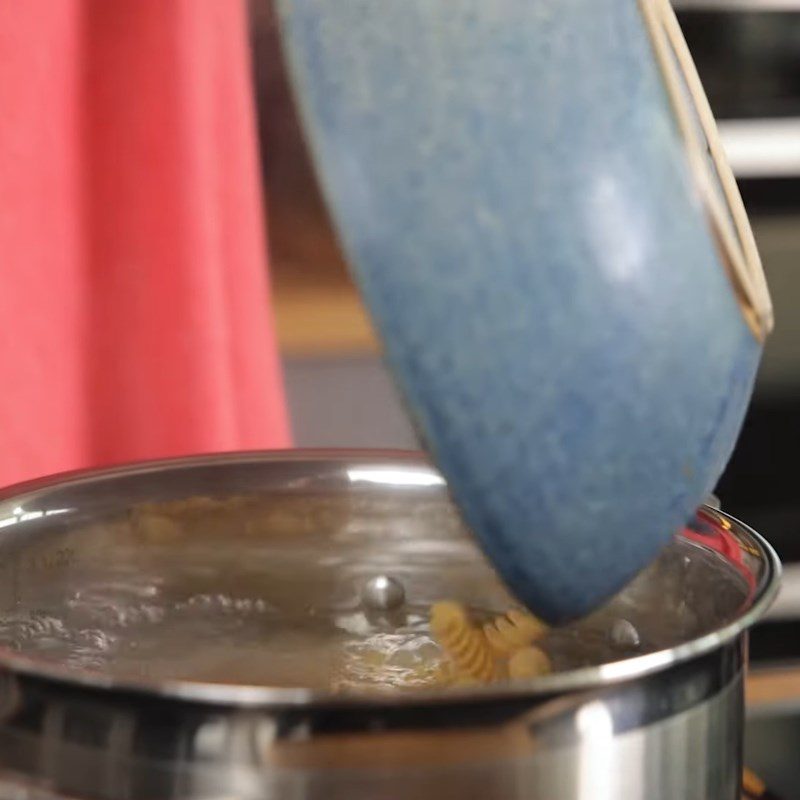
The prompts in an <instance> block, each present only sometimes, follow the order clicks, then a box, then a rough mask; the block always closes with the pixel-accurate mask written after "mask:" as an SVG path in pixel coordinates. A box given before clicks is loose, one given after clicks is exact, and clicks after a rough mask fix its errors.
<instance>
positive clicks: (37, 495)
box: [0, 453, 770, 692]
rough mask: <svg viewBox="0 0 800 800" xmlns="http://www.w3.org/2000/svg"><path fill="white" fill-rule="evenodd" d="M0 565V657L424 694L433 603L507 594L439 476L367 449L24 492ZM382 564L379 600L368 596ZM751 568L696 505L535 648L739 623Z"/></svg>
mask: <svg viewBox="0 0 800 800" xmlns="http://www.w3.org/2000/svg"><path fill="white" fill-rule="evenodd" d="M632 524H635V521H634V522H632ZM0 570H2V580H1V581H0V661H2V660H3V659H6V660H10V661H12V662H13V661H14V659H17V662H18V663H19V659H20V657H23V658H24V659H25V663H26V665H27V668H29V669H30V668H34V669H35V668H36V666H37V665H40V666H42V667H43V668H44V667H46V668H48V669H49V670H50V672H51V673H52V668H53V667H54V666H55V667H58V668H59V669H62V670H63V671H64V674H65V675H66V676H67V677H69V675H71V674H74V675H76V676H78V675H79V676H81V678H82V679H83V680H86V679H87V676H88V677H91V676H92V675H94V676H98V677H99V678H102V679H108V678H112V679H118V680H120V681H133V682H147V683H152V682H157V683H161V684H163V683H165V682H171V681H188V682H203V683H217V684H234V685H248V686H269V687H302V688H310V689H317V690H323V691H329V690H332V691H340V692H342V691H343V692H347V691H355V692H359V691H362V690H388V691H395V690H398V689H403V688H432V689H436V688H439V687H441V686H442V684H441V674H442V667H443V654H442V651H441V650H440V648H439V646H438V644H437V643H436V641H435V640H434V638H433V637H432V636H431V634H430V631H429V627H428V620H429V609H430V606H431V604H432V603H434V602H437V601H440V600H455V601H458V602H460V603H463V604H464V605H465V606H468V607H469V609H470V612H471V614H472V617H473V619H474V620H475V622H476V624H477V623H480V622H482V621H485V620H489V619H491V617H492V616H493V615H495V614H501V613H503V612H505V611H507V610H508V609H509V608H510V607H511V606H512V605H513V603H514V600H513V598H512V597H510V596H509V595H508V593H507V592H506V590H505V589H504V587H503V586H502V584H501V583H500V582H499V580H498V579H497V577H496V576H495V574H494V572H493V571H492V569H491V568H490V567H489V565H488V564H487V562H486V561H485V559H484V558H483V557H482V555H481V553H480V551H479V550H478V548H477V546H476V545H475V543H474V542H473V540H472V538H471V537H470V536H469V534H468V533H467V532H466V531H465V530H464V528H463V527H462V525H461V524H460V522H459V519H458V517H457V515H456V513H455V511H454V509H453V507H452V505H451V504H450V502H449V500H448V497H447V493H446V488H445V486H444V484H443V481H442V480H441V478H440V477H439V475H438V474H437V473H436V472H435V471H433V470H432V469H431V468H430V467H428V466H427V465H426V464H425V463H424V462H422V461H420V460H417V459H416V458H411V457H400V456H397V457H384V456H376V455H370V454H360V455H359V454H352V453H350V454H339V455H337V454H327V455H320V454H318V455H307V456H298V455H294V456H286V455H283V456H279V455H269V454H267V455H263V456H247V457H240V458H236V457H229V458H217V459H197V460H190V461H184V462H171V463H164V464H157V465H150V466H146V467H137V468H131V469H130V470H127V471H126V470H122V471H114V472H110V473H101V474H97V475H93V476H88V477H79V478H73V479H69V480H66V481H65V482H55V483H52V484H44V485H39V486H36V487H33V488H28V489H27V490H24V491H23V492H22V494H20V495H16V496H11V497H8V498H7V499H6V500H4V501H2V503H0ZM384 576H388V577H390V578H391V579H392V580H391V581H390V583H391V586H392V588H393V590H394V595H393V596H392V598H391V599H392V601H393V603H394V605H392V604H388V605H387V604H385V603H383V604H382V603H376V601H375V594H374V589H375V586H376V583H375V580H376V579H378V582H377V585H378V586H380V585H381V580H383V578H384ZM769 580H770V565H769V558H768V557H767V556H766V555H765V553H764V551H763V550H762V548H761V546H760V544H759V543H758V541H757V540H756V539H755V538H754V537H753V536H752V534H750V533H749V532H748V531H747V530H746V529H742V528H740V527H739V526H738V525H737V524H736V523H735V522H730V521H728V520H727V519H726V518H724V517H723V516H721V515H718V514H716V512H713V511H711V510H708V511H707V512H704V513H703V514H702V515H701V516H700V517H698V519H697V520H696V521H695V523H693V525H692V526H691V527H690V528H689V529H687V531H685V532H684V534H683V535H680V536H678V537H676V538H675V539H674V541H673V542H672V544H670V545H669V546H668V547H667V548H666V549H665V550H664V552H663V553H662V554H661V556H660V557H659V558H658V560H657V561H656V562H655V563H654V564H652V565H651V566H650V567H649V568H648V569H647V570H646V571H645V572H644V573H642V574H641V575H639V577H638V578H636V579H635V580H634V581H633V582H632V583H631V584H630V585H629V586H628V587H627V588H625V589H624V590H623V591H622V592H621V593H620V594H619V595H618V596H617V597H616V598H615V599H614V600H613V601H612V602H611V603H609V604H608V605H607V606H606V607H605V608H603V609H601V610H600V611H598V612H596V613H594V614H593V615H591V616H590V617H587V618H585V619H583V620H581V621H579V622H576V623H574V624H572V625H569V626H566V627H564V628H560V629H557V630H552V631H550V632H549V633H548V634H547V635H546V636H545V638H544V639H543V640H542V641H541V642H540V643H539V644H540V645H541V647H542V648H543V649H544V650H545V651H546V653H547V655H548V656H549V659H550V661H551V663H552V667H553V670H554V671H556V672H563V671H571V670H575V669H578V668H582V667H587V666H596V665H600V664H607V663H611V662H616V661H619V660H622V659H626V658H630V657H633V656H638V655H642V654H644V653H648V652H653V651H656V650H663V649H665V648H672V647H675V646H677V645H680V644H682V643H685V642H688V641H690V640H693V639H696V638H697V637H700V636H703V635H704V634H707V633H709V632H713V631H715V630H719V629H721V628H723V627H725V626H726V625H729V624H731V623H733V622H735V621H736V620H737V619H740V618H741V617H742V616H743V615H745V614H746V613H747V611H748V609H750V608H751V607H752V605H753V603H754V602H756V601H757V600H758V598H759V597H760V596H761V595H763V593H764V591H765V587H766V585H767V583H768V582H769ZM398 587H399V590H398ZM398 591H399V593H400V594H402V595H403V597H400V594H398Z"/></svg>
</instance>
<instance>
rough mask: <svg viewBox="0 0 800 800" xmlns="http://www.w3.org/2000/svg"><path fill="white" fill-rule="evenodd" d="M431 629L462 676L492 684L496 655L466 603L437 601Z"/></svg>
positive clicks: (432, 609) (433, 608)
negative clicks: (472, 618) (476, 626)
mask: <svg viewBox="0 0 800 800" xmlns="http://www.w3.org/2000/svg"><path fill="white" fill-rule="evenodd" d="M430 627H431V632H432V633H433V635H434V636H435V637H436V639H437V641H438V642H439V644H440V645H441V647H442V649H443V650H444V651H445V653H446V654H447V655H448V656H449V657H450V658H451V659H452V661H453V663H454V664H455V666H456V668H457V671H458V676H459V677H461V678H473V679H475V680H478V681H480V682H482V683H488V682H489V681H490V680H492V678H493V677H494V672H495V668H494V658H493V656H492V651H491V648H490V647H489V645H488V643H487V641H486V638H485V636H484V634H483V631H482V630H480V629H479V628H475V627H473V625H472V623H471V622H470V620H469V617H468V616H467V612H466V611H465V610H464V608H463V606H461V605H459V604H458V603H453V602H449V601H448V602H441V603H435V604H434V605H433V607H432V608H431V622H430Z"/></svg>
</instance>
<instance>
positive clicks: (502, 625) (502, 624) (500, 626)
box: [483, 608, 547, 657]
mask: <svg viewBox="0 0 800 800" xmlns="http://www.w3.org/2000/svg"><path fill="white" fill-rule="evenodd" d="M483 632H484V634H485V635H486V639H487V641H488V642H489V644H490V646H491V648H492V650H493V651H494V652H495V653H496V654H497V655H499V656H505V657H508V656H510V655H511V654H512V653H514V652H516V651H517V650H519V649H520V648H521V647H528V646H529V645H531V644H533V643H534V642H536V641H538V640H539V639H541V638H542V636H544V634H545V633H547V627H546V626H545V624H544V623H543V622H542V621H541V620H538V619H536V617H534V616H533V614H530V613H528V612H527V611H522V610H520V609H518V608H512V609H510V610H509V611H507V612H506V613H505V614H502V615H501V616H499V617H496V618H495V619H494V620H493V621H492V622H487V623H486V624H485V625H484V626H483Z"/></svg>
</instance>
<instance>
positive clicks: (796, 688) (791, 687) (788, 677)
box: [747, 667, 800, 707]
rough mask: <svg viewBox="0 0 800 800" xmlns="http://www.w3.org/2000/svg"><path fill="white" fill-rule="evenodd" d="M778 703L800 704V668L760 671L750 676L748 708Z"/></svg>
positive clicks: (748, 679)
mask: <svg viewBox="0 0 800 800" xmlns="http://www.w3.org/2000/svg"><path fill="white" fill-rule="evenodd" d="M778 703H800V668H797V667H794V668H791V669H788V668H784V669H771V670H759V671H758V672H755V673H753V672H751V673H750V674H749V675H748V677H747V704H748V706H750V707H757V706H764V705H775V704H778Z"/></svg>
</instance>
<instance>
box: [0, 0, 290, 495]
mask: <svg viewBox="0 0 800 800" xmlns="http://www.w3.org/2000/svg"><path fill="white" fill-rule="evenodd" d="M0 109H2V118H1V119H0V375H2V386H0V485H5V484H8V483H10V482H14V481H18V480H22V479H27V478H30V477H35V476H38V475H42V474H46V473H52V472H57V471H62V470H66V469H73V468H78V467H84V466H93V465H101V464H109V463H116V462H121V461H127V460H132V459H143V458H154V457H161V456H172V455H181V454H188V453H199V452H208V451H222V450H234V449H249V448H261V447H283V446H286V445H287V444H288V442H289V434H288V425H287V419H286V413H285V407H284V398H283V390H282V385H281V378H280V368H279V363H278V358H277V352H276V345H275V337H274V332H273V328H272V318H271V313H270V310H269V294H268V284H267V264H266V255H265V252H266V251H265V242H264V232H263V222H264V217H263V209H262V202H261V195H260V183H259V170H258V164H257V147H256V132H255V122H254V119H255V117H254V113H253V98H252V96H251V82H250V72H249V63H248V45H247V30H246V14H245V7H244V5H243V3H241V2H239V0H224V2H220V0H167V2H165V0H59V2H57V3H54V2H52V0H25V2H24V3H20V2H16V1H15V0H0Z"/></svg>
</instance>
